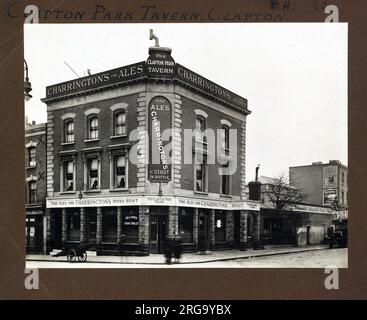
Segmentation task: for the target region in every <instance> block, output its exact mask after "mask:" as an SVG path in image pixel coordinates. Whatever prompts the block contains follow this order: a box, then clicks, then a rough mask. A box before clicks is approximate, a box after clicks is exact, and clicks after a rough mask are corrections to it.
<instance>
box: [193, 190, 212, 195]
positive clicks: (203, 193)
mask: <svg viewBox="0 0 367 320" xmlns="http://www.w3.org/2000/svg"><path fill="white" fill-rule="evenodd" d="M194 194H202V195H206V196H207V195H208V194H209V193H208V192H205V191H194Z"/></svg>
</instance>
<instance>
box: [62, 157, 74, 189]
mask: <svg viewBox="0 0 367 320" xmlns="http://www.w3.org/2000/svg"><path fill="white" fill-rule="evenodd" d="M63 170H64V191H74V162H73V161H65V162H64V168H63Z"/></svg>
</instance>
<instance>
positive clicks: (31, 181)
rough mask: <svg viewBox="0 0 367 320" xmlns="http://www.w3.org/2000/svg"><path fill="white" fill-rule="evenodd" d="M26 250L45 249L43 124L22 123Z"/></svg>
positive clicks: (44, 142)
mask: <svg viewBox="0 0 367 320" xmlns="http://www.w3.org/2000/svg"><path fill="white" fill-rule="evenodd" d="M25 161H26V164H25V168H26V172H25V181H26V183H25V189H26V199H25V203H26V218H25V219H26V251H27V253H40V252H45V251H46V247H45V246H46V219H45V203H46V124H45V123H42V124H36V123H35V122H33V123H32V124H29V123H26V127H25Z"/></svg>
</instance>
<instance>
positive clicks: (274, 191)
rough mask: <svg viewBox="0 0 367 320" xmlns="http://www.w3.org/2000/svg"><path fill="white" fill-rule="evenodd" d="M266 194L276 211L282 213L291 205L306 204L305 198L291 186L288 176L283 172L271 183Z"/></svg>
mask: <svg viewBox="0 0 367 320" xmlns="http://www.w3.org/2000/svg"><path fill="white" fill-rule="evenodd" d="M265 194H266V195H267V197H268V198H269V200H270V203H271V204H272V206H273V207H274V209H275V210H277V211H281V210H283V209H285V207H287V205H289V204H294V203H302V202H305V199H304V196H303V195H302V194H301V193H300V191H299V190H298V189H297V188H296V187H294V186H292V185H290V184H289V178H288V176H287V175H286V174H285V173H284V172H283V173H281V174H279V175H278V176H277V177H276V178H273V179H272V183H269V188H268V190H266V191H265Z"/></svg>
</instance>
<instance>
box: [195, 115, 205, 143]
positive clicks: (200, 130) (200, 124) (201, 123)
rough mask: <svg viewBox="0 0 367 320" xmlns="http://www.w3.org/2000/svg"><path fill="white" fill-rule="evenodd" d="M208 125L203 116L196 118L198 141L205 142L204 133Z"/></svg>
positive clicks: (196, 136)
mask: <svg viewBox="0 0 367 320" xmlns="http://www.w3.org/2000/svg"><path fill="white" fill-rule="evenodd" d="M205 127H206V123H205V118H204V117H202V116H196V120H195V130H196V133H195V138H196V140H197V141H200V142H204V140H205V137H204V131H205Z"/></svg>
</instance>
